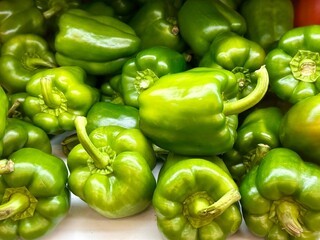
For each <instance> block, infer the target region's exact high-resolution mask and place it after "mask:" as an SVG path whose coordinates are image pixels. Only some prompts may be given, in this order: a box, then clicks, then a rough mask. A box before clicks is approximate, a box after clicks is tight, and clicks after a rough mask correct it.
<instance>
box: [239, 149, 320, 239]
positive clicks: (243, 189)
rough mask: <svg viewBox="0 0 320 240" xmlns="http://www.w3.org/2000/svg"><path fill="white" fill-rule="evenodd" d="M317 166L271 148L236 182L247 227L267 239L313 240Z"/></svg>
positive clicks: (319, 229) (318, 210) (318, 228)
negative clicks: (258, 162)
mask: <svg viewBox="0 0 320 240" xmlns="http://www.w3.org/2000/svg"><path fill="white" fill-rule="evenodd" d="M319 188H320V167H319V166H318V165H315V164H312V163H308V162H306V161H304V160H303V159H301V157H300V156H299V155H298V154H297V153H296V152H294V151H292V150H290V149H288V148H274V149H272V150H270V151H269V152H268V153H267V154H266V155H265V157H264V158H263V159H262V160H261V162H260V164H259V165H258V166H256V167H255V168H253V169H252V170H251V171H250V172H249V173H248V174H247V175H246V176H245V178H244V180H243V181H242V183H241V185H240V188H239V189H240V193H241V206H242V210H243V217H244V220H245V223H246V226H247V227H248V229H249V231H250V232H251V233H253V234H254V235H256V236H259V237H264V239H268V240H274V239H275V240H278V239H283V240H287V239H288V240H289V239H296V240H298V239H299V240H302V239H305V240H316V239H319V234H320V221H319V219H320V205H319V201H320V196H319Z"/></svg>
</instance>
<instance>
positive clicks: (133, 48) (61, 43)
mask: <svg viewBox="0 0 320 240" xmlns="http://www.w3.org/2000/svg"><path fill="white" fill-rule="evenodd" d="M102 39H103V41H102ZM140 42H141V41H140V38H139V37H138V36H137V35H136V33H135V31H134V30H133V29H132V28H131V27H130V26H129V25H128V24H126V23H124V22H122V21H120V20H119V19H116V18H114V17H110V16H101V15H100V16H99V15H98V16H95V15H91V14H89V13H88V12H86V11H85V10H82V9H70V10H68V11H66V12H64V13H63V14H62V15H61V16H60V18H59V22H58V31H57V35H56V37H55V39H54V46H55V49H56V60H57V62H58V64H59V65H60V66H66V65H69V66H70V65H76V66H80V67H82V68H83V69H84V70H85V71H86V72H87V73H89V74H92V75H105V74H114V73H116V72H117V71H120V70H121V67H122V65H123V64H124V63H125V61H126V60H128V59H129V58H130V57H132V56H133V55H134V54H135V53H136V52H137V51H138V50H139V47H140Z"/></svg>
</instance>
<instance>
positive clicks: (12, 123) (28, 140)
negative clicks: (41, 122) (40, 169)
mask: <svg viewBox="0 0 320 240" xmlns="http://www.w3.org/2000/svg"><path fill="white" fill-rule="evenodd" d="M3 146H4V148H3V153H2V158H6V157H8V156H9V155H10V154H11V153H13V152H15V151H17V150H19V149H20V148H26V147H27V148H36V149H39V150H41V151H43V152H46V153H48V154H50V153H51V152H52V146H51V142H50V138H49V136H48V135H47V133H46V132H45V131H44V130H43V129H42V128H39V127H37V126H35V125H33V124H32V123H29V122H26V121H24V120H21V119H18V118H8V119H7V127H6V129H5V134H4V137H3Z"/></svg>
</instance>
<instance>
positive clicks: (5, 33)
mask: <svg viewBox="0 0 320 240" xmlns="http://www.w3.org/2000/svg"><path fill="white" fill-rule="evenodd" d="M45 31H46V26H45V19H44V17H43V15H42V13H41V12H40V11H39V10H38V9H37V7H36V5H35V3H34V1H33V0H25V1H23V4H22V3H21V1H20V0H4V1H0V43H4V42H6V41H7V40H8V39H9V38H11V37H13V36H15V35H18V34H25V33H34V34H38V35H41V36H42V35H44V33H45Z"/></svg>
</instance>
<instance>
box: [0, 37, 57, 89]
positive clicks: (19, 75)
mask: <svg viewBox="0 0 320 240" xmlns="http://www.w3.org/2000/svg"><path fill="white" fill-rule="evenodd" d="M56 66H57V64H56V61H55V57H54V53H53V52H52V51H51V50H50V49H49V46H48V43H47V41H46V40H45V39H44V38H43V37H41V36H39V35H35V34H19V35H16V36H14V37H12V38H10V39H9V40H8V41H6V42H5V43H4V44H3V45H2V47H1V56H0V69H2V70H1V71H0V84H1V85H2V86H3V87H4V88H5V89H6V91H7V92H9V93H16V92H25V90H26V84H27V82H28V81H29V80H30V78H31V77H32V75H34V74H35V73H37V72H39V71H41V70H43V69H47V68H54V67H56Z"/></svg>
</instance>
